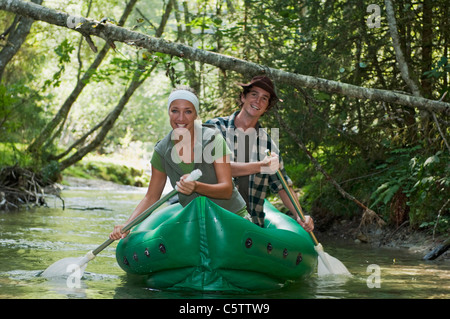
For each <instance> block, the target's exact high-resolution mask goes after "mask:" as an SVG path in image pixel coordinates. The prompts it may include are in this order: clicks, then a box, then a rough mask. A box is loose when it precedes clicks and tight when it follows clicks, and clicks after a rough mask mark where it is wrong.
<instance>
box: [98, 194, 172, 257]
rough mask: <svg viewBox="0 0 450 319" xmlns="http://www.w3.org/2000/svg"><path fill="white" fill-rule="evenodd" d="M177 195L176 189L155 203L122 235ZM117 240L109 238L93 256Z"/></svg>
mask: <svg viewBox="0 0 450 319" xmlns="http://www.w3.org/2000/svg"><path fill="white" fill-rule="evenodd" d="M176 193H178V192H177V191H176V190H175V189H174V190H172V191H171V192H170V193H168V194H167V195H165V196H163V197H162V198H160V199H159V200H158V201H157V202H156V203H154V204H153V205H152V206H150V207H149V208H147V209H146V210H145V211H144V212H143V213H141V214H140V215H139V216H137V217H136V218H135V219H133V220H132V221H131V222H129V223H128V224H126V225H125V226H124V227H123V228H122V230H121V233H122V234H123V233H126V232H127V231H129V230H130V229H131V228H133V227H134V226H136V225H137V224H139V223H140V222H142V221H143V220H144V219H146V218H147V217H148V216H149V215H150V214H151V213H153V212H154V211H155V210H156V209H158V208H159V207H160V206H161V205H162V204H164V203H165V202H166V201H168V200H169V199H170V198H171V197H172V196H174V195H175V194H176ZM114 241H115V240H114V239H111V238H108V240H106V241H105V242H104V243H103V244H101V245H100V246H98V247H97V248H95V249H94V250H93V251H92V254H94V255H95V256H96V255H97V254H98V253H100V252H101V251H102V250H103V249H105V248H106V247H108V246H109V245H111V244H112V243H113V242H114Z"/></svg>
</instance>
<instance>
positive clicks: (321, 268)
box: [266, 150, 351, 276]
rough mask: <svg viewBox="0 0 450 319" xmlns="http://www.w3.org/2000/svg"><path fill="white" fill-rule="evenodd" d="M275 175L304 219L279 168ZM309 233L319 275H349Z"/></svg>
mask: <svg viewBox="0 0 450 319" xmlns="http://www.w3.org/2000/svg"><path fill="white" fill-rule="evenodd" d="M266 154H267V155H268V156H269V155H270V151H269V150H266ZM276 174H277V177H278V179H279V180H280V182H281V184H282V185H283V188H284V190H285V191H286V193H287V195H288V196H289V199H290V200H291V202H292V205H294V208H295V210H296V211H297V213H298V215H299V216H300V218H301V219H302V220H303V221H305V215H304V214H303V211H302V208H301V206H300V204H299V203H297V201H296V200H295V199H294V196H293V195H292V193H291V190H290V188H289V186H288V184H287V182H286V179H285V178H284V176H283V174H281V171H280V169H278V171H277V173H276ZM309 235H310V236H311V238H312V240H313V242H314V245H315V246H314V249H315V250H316V252H317V254H318V255H319V263H318V266H317V274H318V275H319V276H325V275H349V276H351V274H350V272H349V271H348V269H347V267H345V265H344V264H343V263H342V262H341V261H339V260H338V259H336V258H334V257H333V256H330V255H329V254H327V253H326V252H325V251H324V250H323V247H322V244H320V243H319V241H318V240H317V238H316V236H315V235H314V233H313V232H312V231H311V232H309Z"/></svg>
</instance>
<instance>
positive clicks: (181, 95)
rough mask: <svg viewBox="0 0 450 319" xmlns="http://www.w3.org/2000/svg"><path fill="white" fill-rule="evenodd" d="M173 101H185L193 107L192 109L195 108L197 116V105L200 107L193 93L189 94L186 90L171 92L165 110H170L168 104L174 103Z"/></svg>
mask: <svg viewBox="0 0 450 319" xmlns="http://www.w3.org/2000/svg"><path fill="white" fill-rule="evenodd" d="M175 100H186V101H189V102H191V103H192V104H193V105H194V107H195V111H196V112H197V115H199V105H200V103H199V101H198V98H197V96H196V95H195V94H194V93H192V92H189V91H187V90H176V91H173V92H172V93H170V95H169V100H168V102H167V110H169V109H170V104H171V103H172V102H173V101H175Z"/></svg>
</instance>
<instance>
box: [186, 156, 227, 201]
mask: <svg viewBox="0 0 450 319" xmlns="http://www.w3.org/2000/svg"><path fill="white" fill-rule="evenodd" d="M213 165H214V170H215V171H216V177H217V184H206V183H202V182H198V181H192V182H187V181H186V180H185V179H186V177H187V176H188V175H184V176H183V177H181V179H180V181H178V182H177V186H178V191H179V192H180V193H182V194H185V195H190V194H192V193H194V192H196V193H199V194H200V195H203V196H206V197H211V198H218V199H230V198H231V195H232V193H233V182H232V180H231V165H230V159H229V156H228V155H226V156H224V157H223V158H221V159H218V160H216V161H214V163H213Z"/></svg>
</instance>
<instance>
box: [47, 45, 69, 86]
mask: <svg viewBox="0 0 450 319" xmlns="http://www.w3.org/2000/svg"><path fill="white" fill-rule="evenodd" d="M74 50H75V47H74V46H73V45H72V44H71V43H70V41H69V40H68V39H64V41H63V42H61V44H60V45H58V46H57V47H56V48H55V50H54V52H55V53H56V55H57V56H58V67H59V69H58V71H57V72H56V73H55V74H53V77H52V79H51V80H50V79H49V80H46V81H45V83H44V90H45V89H46V88H48V87H49V86H53V87H58V86H60V84H61V76H62V74H63V73H64V71H65V69H66V66H65V65H66V63H69V62H70V54H71V53H72V52H73V51H74Z"/></svg>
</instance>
